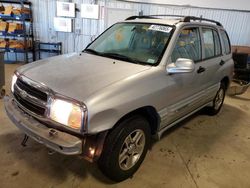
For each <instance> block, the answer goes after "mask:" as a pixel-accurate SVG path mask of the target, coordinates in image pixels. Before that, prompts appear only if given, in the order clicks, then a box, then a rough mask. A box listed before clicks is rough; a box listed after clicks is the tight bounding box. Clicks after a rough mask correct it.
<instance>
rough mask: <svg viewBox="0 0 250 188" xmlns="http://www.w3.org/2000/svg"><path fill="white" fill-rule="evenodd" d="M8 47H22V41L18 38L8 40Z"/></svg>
mask: <svg viewBox="0 0 250 188" xmlns="http://www.w3.org/2000/svg"><path fill="white" fill-rule="evenodd" d="M9 48H14V49H24V42H23V41H20V40H10V41H9Z"/></svg>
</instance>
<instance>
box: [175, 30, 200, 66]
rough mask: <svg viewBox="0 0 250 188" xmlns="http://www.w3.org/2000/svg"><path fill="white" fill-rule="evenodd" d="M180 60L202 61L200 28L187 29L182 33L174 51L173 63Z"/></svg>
mask: <svg viewBox="0 0 250 188" xmlns="http://www.w3.org/2000/svg"><path fill="white" fill-rule="evenodd" d="M178 58H187V59H192V60H193V61H194V62H197V61H200V60H201V41H200V35H199V29H198V28H187V29H184V30H182V31H181V33H180V35H179V38H178V40H177V43H176V45H175V48H174V51H173V53H172V56H171V59H172V62H176V60H177V59H178Z"/></svg>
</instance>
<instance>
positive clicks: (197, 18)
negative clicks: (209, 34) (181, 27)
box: [182, 16, 222, 26]
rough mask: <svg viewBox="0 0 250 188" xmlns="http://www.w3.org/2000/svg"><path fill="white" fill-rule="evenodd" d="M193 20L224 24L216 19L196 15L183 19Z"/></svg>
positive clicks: (186, 20) (185, 20)
mask: <svg viewBox="0 0 250 188" xmlns="http://www.w3.org/2000/svg"><path fill="white" fill-rule="evenodd" d="M191 20H193V21H206V22H212V23H215V24H216V25H218V26H222V24H221V23H220V22H217V21H215V20H210V19H206V18H202V17H195V16H185V17H184V18H183V20H182V21H183V22H190V21H191Z"/></svg>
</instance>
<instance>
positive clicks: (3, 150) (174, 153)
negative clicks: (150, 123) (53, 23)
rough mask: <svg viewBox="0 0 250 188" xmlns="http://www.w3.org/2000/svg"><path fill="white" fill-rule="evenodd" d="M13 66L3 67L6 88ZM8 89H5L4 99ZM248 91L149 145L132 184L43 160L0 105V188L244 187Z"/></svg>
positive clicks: (249, 130) (249, 167)
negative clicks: (212, 113)
mask: <svg viewBox="0 0 250 188" xmlns="http://www.w3.org/2000/svg"><path fill="white" fill-rule="evenodd" d="M16 67H17V65H6V79H7V80H6V83H7V84H6V85H7V87H6V88H9V83H10V79H11V75H12V73H13V71H14V69H15V68H16ZM8 92H9V89H7V93H8ZM249 104H250V91H248V92H247V93H246V94H244V95H242V96H240V97H235V98H231V97H227V98H226V101H225V105H224V107H223V109H222V111H221V113H220V114H219V115H217V116H215V117H210V116H207V115H205V114H203V113H202V112H200V113H197V114H195V115H194V116H192V117H191V118H189V119H188V120H186V121H184V122H182V123H180V124H179V125H178V126H177V127H175V128H174V129H172V130H170V131H168V132H167V133H166V134H165V135H164V136H163V138H162V139H161V140H160V141H158V142H155V143H153V144H152V148H151V150H150V151H149V153H148V155H147V157H146V159H145V161H144V163H143V164H142V166H141V168H140V169H139V171H138V172H137V173H136V174H135V175H134V177H133V178H131V179H128V180H126V181H124V182H122V183H118V184H117V183H114V182H111V181H110V180H108V179H107V178H105V177H104V176H103V175H102V174H101V172H100V171H99V170H98V168H97V167H96V165H95V164H90V163H88V162H86V161H84V160H82V159H80V158H79V157H69V156H63V155H60V154H54V155H48V150H47V149H46V148H45V147H44V146H43V145H40V144H38V143H36V142H34V141H33V140H29V142H28V146H27V147H25V148H24V147H22V146H21V145H20V143H21V141H22V139H23V134H22V133H21V132H20V131H19V130H18V129H17V128H16V127H15V126H14V125H13V124H12V123H11V122H10V120H9V119H8V118H7V116H6V115H5V112H4V106H3V102H2V100H0V127H1V129H0V167H1V168H0V188H15V187H24V188H34V187H36V188H40V187H41V188H45V187H49V188H52V187H67V188H69V187H144V188H147V187H157V188H160V187H171V188H172V187H185V188H188V187H202V188H206V187H207V188H211V187H213V188H216V187H220V188H221V187H225V188H228V187H241V188H244V187H246V188H247V187H250V179H249V171H250V161H249V158H250V118H249V117H250V105H249Z"/></svg>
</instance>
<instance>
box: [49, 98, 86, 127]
mask: <svg viewBox="0 0 250 188" xmlns="http://www.w3.org/2000/svg"><path fill="white" fill-rule="evenodd" d="M83 116H84V112H83V109H82V108H81V106H79V105H77V104H74V103H71V102H68V101H64V100H61V99H55V100H53V102H52V104H51V107H50V113H49V117H50V118H51V119H52V120H54V121H56V122H58V123H60V124H63V125H65V126H68V127H70V128H72V129H78V130H80V129H81V126H82V121H83Z"/></svg>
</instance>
